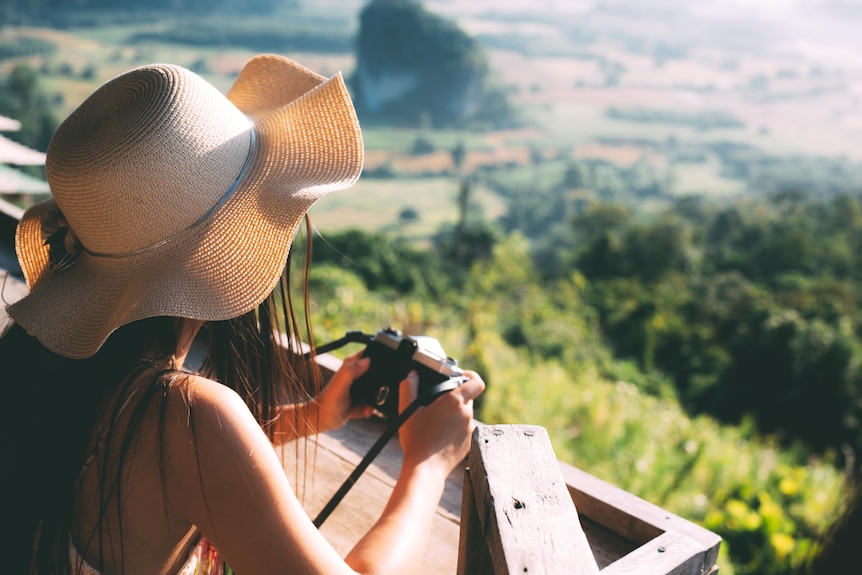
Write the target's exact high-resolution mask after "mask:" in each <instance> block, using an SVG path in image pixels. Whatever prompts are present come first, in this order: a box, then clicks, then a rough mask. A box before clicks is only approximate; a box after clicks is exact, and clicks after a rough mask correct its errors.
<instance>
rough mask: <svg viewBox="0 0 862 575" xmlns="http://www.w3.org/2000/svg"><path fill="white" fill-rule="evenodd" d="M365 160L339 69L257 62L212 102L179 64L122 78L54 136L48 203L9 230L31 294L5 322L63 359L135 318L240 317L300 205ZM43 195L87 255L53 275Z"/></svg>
mask: <svg viewBox="0 0 862 575" xmlns="http://www.w3.org/2000/svg"><path fill="white" fill-rule="evenodd" d="M252 131H253V132H254V141H253V139H252ZM362 159H363V148H362V137H361V133H360V129H359V124H358V121H357V119H356V114H355V112H354V109H353V105H352V103H351V101H350V97H349V95H348V93H347V89H346V87H345V85H344V82H343V80H342V78H341V76H340V75H336V76H334V77H332V78H330V79H325V78H323V77H322V76H319V75H317V74H315V73H313V72H311V71H309V70H307V69H306V68H303V67H302V66H299V65H298V64H296V63H294V62H292V61H290V60H288V59H286V58H282V57H279V56H275V55H262V56H258V57H256V58H254V59H252V60H250V61H249V62H248V63H247V64H246V66H245V67H244V68H243V70H242V72H241V73H240V75H239V77H238V78H237V80H236V82H235V84H234V86H233V87H232V88H231V90H230V91H229V92H228V94H227V96H224V95H222V94H221V93H219V92H218V91H217V90H216V89H215V88H214V87H212V86H211V85H210V84H208V83H207V82H206V81H204V80H203V79H202V78H200V77H199V76H196V75H195V74H193V73H192V72H190V71H188V70H185V69H183V68H180V67H177V66H170V65H153V66H145V67H142V68H137V69H135V70H132V71H130V72H127V73H125V74H123V75H121V76H118V77H117V78H115V79H114V80H111V81H110V82H108V83H107V84H105V85H104V86H102V87H101V88H100V89H99V90H97V91H96V92H95V93H94V94H93V95H92V96H91V97H90V98H88V99H87V100H86V101H85V102H84V103H83V104H82V105H81V106H80V107H79V108H78V109H77V110H76V111H75V112H74V113H73V114H72V115H70V116H69V118H68V119H67V120H66V121H65V122H64V123H63V124H62V125H61V126H60V128H59V129H58V131H57V133H56V134H55V136H54V139H53V140H52V142H51V145H50V147H49V150H48V159H47V164H46V171H47V173H48V179H49V183H50V185H51V191H52V194H53V196H54V200H49V202H47V203H42V204H39V205H37V206H34V207H32V208H30V210H28V211H27V212H26V213H25V215H24V217H23V218H22V221H21V223H20V225H19V228H18V235H17V241H16V246H17V251H18V258H19V260H20V262H21V265H22V268H23V270H24V273H25V277H26V279H27V284H28V287H29V288H30V290H31V291H30V294H29V295H28V296H27V297H25V298H23V299H21V300H19V301H18V302H17V303H15V304H13V305H11V306H9V308H8V311H9V314H10V315H11V316H12V317H13V318H14V319H15V321H16V322H18V323H19V324H20V325H21V326H22V327H24V328H25V329H26V330H27V331H28V332H29V333H30V334H32V335H34V336H35V337H37V338H38V339H39V340H40V341H41V342H42V343H43V344H44V345H45V346H46V347H48V348H49V349H51V350H52V351H54V352H55V353H58V354H61V355H65V356H67V357H72V358H84V357H89V356H91V355H93V354H94V353H95V352H96V351H98V349H99V347H100V346H101V345H102V343H104V341H105V339H106V338H107V337H108V335H110V333H111V332H112V331H114V330H115V329H116V328H117V327H119V326H121V325H123V324H126V323H129V322H132V321H135V320H139V319H143V318H147V317H153V316H177V317H188V318H194V319H202V320H221V319H227V318H231V317H235V316H237V315H240V314H243V313H245V312H247V311H249V310H251V309H253V308H254V307H255V306H257V305H258V304H259V303H260V302H262V301H263V300H264V298H265V297H266V296H267V295H268V294H269V293H270V292H271V291H272V289H273V288H274V286H275V284H276V282H277V281H278V278H279V276H280V275H281V272H282V269H283V267H284V264H285V261H286V258H287V254H288V251H289V249H290V245H291V242H292V240H293V237H294V235H295V233H296V229H297V227H298V225H299V222H300V221H301V219H302V217H303V216H304V215H305V213H306V212H307V210H308V209H309V207H311V205H312V204H313V203H314V202H315V201H316V200H317V199H319V198H320V197H322V196H323V195H325V194H327V193H329V192H332V191H335V190H339V189H343V188H346V187H349V186H350V185H352V184H353V183H354V182H355V181H356V179H357V178H358V177H359V174H360V172H361V170H362ZM240 176H241V177H240ZM231 189H233V191H232V192H230V190H231ZM52 201H56V205H57V206H59V208H60V209H61V210H62V213H63V215H64V216H65V218H66V220H67V221H68V224H69V227H70V228H71V230H73V232H74V233H75V235H77V237H78V238H79V239H80V242H81V244H82V245H83V247H84V250H83V251H82V252H81V254H80V256H79V257H78V259H77V260H76V261H75V262H74V264H72V265H71V266H69V267H68V268H66V269H64V270H62V271H59V272H57V273H54V272H52V270H51V268H50V266H49V265H48V261H49V260H48V247H47V246H46V245H45V237H44V230H43V224H42V220H43V219H44V217H45V214H46V212H49V211H50V210H51V209H52V207H53V205H52V204H51V203H50V202H52Z"/></svg>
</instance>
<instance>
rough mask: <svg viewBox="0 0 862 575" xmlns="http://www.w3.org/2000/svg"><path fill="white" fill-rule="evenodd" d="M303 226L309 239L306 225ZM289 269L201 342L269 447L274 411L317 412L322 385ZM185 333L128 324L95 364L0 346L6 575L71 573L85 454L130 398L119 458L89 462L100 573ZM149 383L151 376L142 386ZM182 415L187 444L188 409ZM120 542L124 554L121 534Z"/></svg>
mask: <svg viewBox="0 0 862 575" xmlns="http://www.w3.org/2000/svg"><path fill="white" fill-rule="evenodd" d="M306 225H307V230H309V231H310V222H308V220H306ZM310 249H311V241H307V242H306V254H305V267H304V272H303V282H304V284H303V285H304V287H307V285H308V273H309V265H310V260H311V253H310ZM287 264H288V265H286V267H285V272H284V274H283V275H282V278H281V280H280V281H279V283H278V285H277V286H276V289H275V290H273V292H272V293H271V294H270V296H269V297H268V298H267V299H266V300H265V301H264V302H263V303H262V304H261V305H260V306H258V308H256V309H254V310H252V311H250V312H248V313H246V314H244V315H242V316H240V317H237V318H234V319H230V320H225V321H220V322H209V323H208V324H206V326H205V329H202V330H201V334H200V336H199V341H198V342H197V343H198V344H199V345H201V346H202V347H205V348H206V351H207V353H206V356H205V359H204V360H203V362H202V365H201V373H203V374H205V375H207V376H209V377H211V378H213V379H216V380H218V381H220V382H221V383H223V384H224V385H226V386H228V387H230V388H231V389H233V390H234V391H236V392H237V393H238V394H239V395H240V396H241V397H242V398H243V399H244V400H245V403H246V405H247V406H248V407H249V409H250V411H251V413H252V414H253V415H254V417H255V418H256V419H257V421H258V422H259V423H260V425H261V427H262V428H263V429H264V430H265V431H267V433H268V435H269V436H270V439H272V438H273V431H272V426H271V423H272V422H273V421H274V419H275V417H276V415H277V408H278V406H279V405H281V404H283V403H288V402H306V401H313V398H314V397H316V396H317V394H318V393H319V391H320V388H321V385H322V384H321V381H322V379H321V375H320V372H319V370H318V369H316V367H315V366H316V364H315V363H314V361H313V354H312V355H311V356H306V355H305V354H303V349H302V345H301V342H302V341H307V342H309V343H311V342H312V341H313V336H312V333H311V325H310V321H309V313H308V311H309V310H308V297H307V293H308V292H307V289H304V290H303V292H304V294H305V297H304V302H305V303H304V306H305V310H304V311H305V313H304V314H303V315H304V318H305V319H304V321H303V322H302V323H300V322H299V321H298V319H297V315H296V313H295V311H294V301H293V299H292V296H291V289H290V268H291V266H290V265H289V264H290V258H289V259H288V262H287ZM180 326H181V322H180V321H178V320H177V319H175V318H169V317H158V318H149V319H145V320H141V321H138V322H134V323H132V324H128V325H125V326H123V327H121V328H119V329H118V330H116V331H115V332H114V333H113V334H112V335H111V336H110V337H109V338H108V340H107V341H106V342H105V344H104V345H103V346H102V348H101V349H100V350H99V352H98V353H97V354H96V355H94V356H93V357H91V358H88V359H85V360H72V359H68V358H65V357H61V356H59V355H56V354H54V353H52V352H51V351H49V350H47V349H46V348H45V347H44V346H42V345H41V344H40V343H39V342H38V340H36V339H35V338H33V337H31V336H30V335H28V334H27V333H26V332H25V331H24V330H23V329H22V328H21V327H20V326H17V325H12V326H11V328H10V329H9V330H8V331H7V333H6V334H5V335H4V336H3V337H2V338H0V373H2V375H3V380H2V384H0V385H2V387H0V389H2V393H3V395H4V396H5V397H4V401H3V405H4V406H5V407H6V409H5V412H6V413H5V414H4V416H3V418H2V420H3V422H2V424H0V425H2V428H0V429H2V435H0V446H2V451H0V453H2V454H3V456H4V458H5V462H4V464H3V472H2V478H0V505H1V506H0V517H3V519H4V522H5V523H6V524H7V525H10V526H12V530H13V533H12V535H11V536H8V537H4V538H0V541H3V543H2V547H0V557H3V562H4V564H5V567H6V568H7V569H8V570H9V571H10V572H12V573H32V574H37V575H42V574H49V573H50V574H61V575H66V574H68V573H71V572H72V567H71V566H70V561H69V540H70V539H69V537H70V530H71V527H72V525H73V521H74V514H73V500H74V494H75V487H76V483H77V480H78V478H79V476H80V473H81V470H82V468H83V467H84V465H85V462H86V461H87V459H88V456H90V455H91V454H90V453H88V446H89V444H90V441H91V435H92V430H93V428H94V426H95V425H96V422H97V421H108V422H114V421H115V420H116V419H117V417H118V415H119V410H121V409H124V407H123V403H124V402H123V401H121V399H125V398H127V397H132V395H133V396H134V399H133V400H132V401H131V402H130V403H129V404H128V405H127V406H126V407H125V409H130V410H131V415H130V419H129V424H128V426H127V427H126V430H125V431H124V432H123V433H122V434H119V433H115V432H114V429H113V424H112V423H109V424H108V428H107V429H106V430H105V431H104V434H103V435H102V436H101V437H100V441H101V442H100V444H99V445H98V446H97V451H96V453H95V455H99V454H107V453H114V452H116V453H118V454H119V455H117V457H116V458H114V459H113V460H111V461H109V460H108V459H109V458H107V457H95V458H94V459H93V462H94V463H93V464H94V465H96V467H97V470H98V483H99V500H100V510H99V519H98V523H97V529H96V531H97V532H98V533H99V535H98V539H97V540H95V541H90V542H88V546H89V545H96V546H97V547H96V548H97V549H98V551H99V553H98V554H99V555H100V561H99V562H100V564H101V563H103V562H104V558H103V557H102V556H101V555H102V550H103V549H104V546H103V545H102V538H103V537H104V533H103V529H102V526H103V525H104V520H105V518H106V515H107V513H108V512H109V511H108V510H109V509H112V510H113V511H112V513H114V512H115V513H116V516H117V517H118V518H119V517H120V516H121V513H120V506H121V503H122V502H121V497H120V496H119V495H120V493H121V492H122V485H123V480H124V475H123V470H124V462H125V457H126V455H127V454H128V452H129V450H130V448H131V445H132V443H133V442H134V441H135V438H136V432H137V430H138V429H139V427H140V424H141V421H142V419H143V415H144V413H145V411H146V410H147V408H148V406H149V405H151V403H152V402H153V401H157V402H159V404H160V405H159V409H160V412H159V413H160V414H161V417H164V414H165V410H166V407H167V398H168V392H169V391H170V389H171V388H172V387H173V386H174V385H176V384H177V383H178V382H179V381H181V380H182V378H183V377H184V374H183V373H182V372H180V371H178V367H179V366H177V365H176V364H175V361H174V353H175V352H176V349H177V345H178V341H179V338H180V336H181V333H180ZM144 372H146V373H148V374H151V375H148V376H147V377H146V378H142V375H143V374H144ZM133 390H135V391H134V393H133ZM106 410H107V411H106ZM189 410H190V411H189V418H190V422H191V426H192V433H194V417H193V415H194V414H193V412H192V407H191V405H190V407H189ZM298 411H299V410H297V415H296V417H297V419H296V420H295V421H293V422H292V423H293V425H294V426H295V428H296V429H303V427H302V426H308V425H309V424H311V426H312V427H314V426H315V425H316V422H305V421H300V420H299V419H298V418H299V417H300V415H299V414H298ZM306 429H307V427H306ZM112 446H113V449H112ZM162 456H163V449H162V448H161V433H160V454H159V458H160V461H161V469H162V481H163V482H165V481H166V478H165V474H164V462H163V460H162ZM116 535H117V536H118V537H119V541H120V545H121V546H122V524H121V523H120V533H118V534H116ZM80 551H82V552H85V550H84V549H82V550H80ZM94 567H97V568H98V567H99V565H95V566H94Z"/></svg>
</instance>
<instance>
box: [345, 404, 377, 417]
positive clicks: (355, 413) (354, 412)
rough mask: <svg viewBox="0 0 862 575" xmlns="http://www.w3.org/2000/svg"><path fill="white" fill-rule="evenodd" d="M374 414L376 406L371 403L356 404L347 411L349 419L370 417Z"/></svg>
mask: <svg viewBox="0 0 862 575" xmlns="http://www.w3.org/2000/svg"><path fill="white" fill-rule="evenodd" d="M372 415H374V408H373V407H371V406H370V405H354V406H352V407H351V408H350V409H349V410H348V411H347V418H348V419H368V418H369V417H371V416H372Z"/></svg>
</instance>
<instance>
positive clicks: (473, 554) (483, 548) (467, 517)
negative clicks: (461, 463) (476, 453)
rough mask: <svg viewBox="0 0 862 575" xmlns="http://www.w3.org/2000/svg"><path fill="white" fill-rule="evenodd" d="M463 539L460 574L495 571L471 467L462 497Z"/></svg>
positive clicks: (471, 574) (460, 545)
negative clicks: (478, 505) (477, 504)
mask: <svg viewBox="0 0 862 575" xmlns="http://www.w3.org/2000/svg"><path fill="white" fill-rule="evenodd" d="M461 502H462V503H461V540H460V541H459V542H458V575H485V574H486V573H488V574H493V573H494V562H493V561H492V559H491V552H490V551H489V550H488V543H487V542H486V540H485V533H484V531H483V529H482V520H481V518H480V517H479V508H478V507H477V506H476V494H475V491H474V490H473V481H472V478H471V477H470V469H469V468H467V469H466V470H465V471H464V492H463V494H462V499H461Z"/></svg>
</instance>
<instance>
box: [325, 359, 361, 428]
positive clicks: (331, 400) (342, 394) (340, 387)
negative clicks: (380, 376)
mask: <svg viewBox="0 0 862 575" xmlns="http://www.w3.org/2000/svg"><path fill="white" fill-rule="evenodd" d="M370 364H371V360H370V359H368V358H367V357H365V358H364V357H362V352H361V351H359V352H356V353H355V354H353V355H351V356H349V357H347V358H346V359H345V360H344V362H342V364H341V368H340V369H339V370H338V371H337V372H336V373H335V375H333V376H332V379H330V380H329V384H327V386H326V387H325V388H324V389H323V390H322V391H321V392H320V395H319V396H318V398H317V404H318V409H319V412H318V422H319V423H318V425H319V426H320V428H319V429H318V431H319V432H324V431H330V430H332V429H338V428H339V427H341V426H342V425H344V424H345V423H347V422H348V421H349V420H351V419H361V418H366V417H370V416H371V414H372V413H373V411H374V409H373V408H372V407H371V406H368V405H353V404H352V402H351V401H350V386H351V385H353V382H354V381H355V380H356V379H357V378H358V377H360V376H362V374H364V373H365V372H366V371H368V366H369V365H370Z"/></svg>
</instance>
